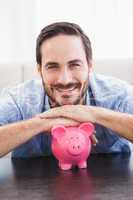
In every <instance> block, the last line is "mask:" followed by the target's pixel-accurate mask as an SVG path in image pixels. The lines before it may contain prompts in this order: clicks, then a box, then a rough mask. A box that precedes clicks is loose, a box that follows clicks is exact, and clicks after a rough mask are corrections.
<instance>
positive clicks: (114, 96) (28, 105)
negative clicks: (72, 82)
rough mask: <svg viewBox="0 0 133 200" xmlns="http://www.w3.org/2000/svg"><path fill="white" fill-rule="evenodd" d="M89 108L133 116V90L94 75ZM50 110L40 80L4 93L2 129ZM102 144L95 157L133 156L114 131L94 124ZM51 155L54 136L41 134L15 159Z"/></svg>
mask: <svg viewBox="0 0 133 200" xmlns="http://www.w3.org/2000/svg"><path fill="white" fill-rule="evenodd" d="M86 105H93V106H100V107H104V108H107V109H112V110H114V111H119V112H125V113H130V114H133V86H131V85H129V84H128V83H126V82H124V81H121V80H119V79H116V78H113V77H108V76H104V75H100V74H94V73H91V75H90V83H89V87H88V91H87V95H86ZM48 109H50V105H49V101H48V96H47V95H46V93H45V91H44V89H43V85H42V82H41V80H30V81H26V82H24V83H22V84H19V85H18V86H15V87H12V88H6V89H3V90H2V92H1V94H0V125H5V124H9V123H13V122H17V121H20V120H26V119H30V118H32V117H33V116H35V115H36V114H38V113H41V112H45V111H46V110H48ZM95 128H96V137H97V138H98V140H99V143H98V144H97V145H96V147H92V153H117V152H121V153H122V152H127V153H130V152H132V144H131V143H130V142H129V141H127V140H126V139H124V138H123V137H120V136H118V135H117V134H116V133H115V132H113V131H112V130H111V129H107V128H106V127H103V126H101V125H99V124H95ZM50 154H51V135H50V134H48V133H45V134H44V133H39V134H38V135H37V136H35V137H33V138H32V139H30V140H29V141H27V142H26V143H24V144H22V145H20V146H19V147H17V148H15V149H14V150H13V152H12V157H16V158H17V157H23V158H25V157H37V156H45V155H50Z"/></svg>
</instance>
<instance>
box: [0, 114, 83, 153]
mask: <svg viewBox="0 0 133 200" xmlns="http://www.w3.org/2000/svg"><path fill="white" fill-rule="evenodd" d="M57 124H62V125H64V126H74V125H78V124H79V122H76V121H74V120H72V119H64V118H56V119H40V118H39V117H37V116H36V117H34V118H32V119H29V120H25V121H20V122H16V123H11V124H8V125H3V126H1V127H0V157H2V156H4V155H5V154H7V153H9V152H10V151H12V150H13V149H14V148H16V147H18V146H19V145H21V144H23V143H25V142H27V141H28V140H30V139H31V138H32V137H34V136H35V135H37V134H39V133H40V132H44V133H45V132H50V130H51V128H52V127H53V126H54V125H57Z"/></svg>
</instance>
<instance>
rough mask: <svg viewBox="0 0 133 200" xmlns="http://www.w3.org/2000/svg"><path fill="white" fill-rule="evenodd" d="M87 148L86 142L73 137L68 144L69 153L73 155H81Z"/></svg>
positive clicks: (80, 138)
mask: <svg viewBox="0 0 133 200" xmlns="http://www.w3.org/2000/svg"><path fill="white" fill-rule="evenodd" d="M84 147H85V140H84V138H82V137H78V136H76V137H71V138H70V142H69V144H68V151H69V153H71V154H73V155H78V154H80V153H81V152H82V151H83V149H84Z"/></svg>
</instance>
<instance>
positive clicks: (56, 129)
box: [51, 125, 66, 139]
mask: <svg viewBox="0 0 133 200" xmlns="http://www.w3.org/2000/svg"><path fill="white" fill-rule="evenodd" d="M65 131H66V128H65V127H64V126H63V125H56V126H53V128H52V131H51V134H52V136H53V137H54V138H56V139H58V138H61V137H62V136H64V134H65Z"/></svg>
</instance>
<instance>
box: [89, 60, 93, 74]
mask: <svg viewBox="0 0 133 200" xmlns="http://www.w3.org/2000/svg"><path fill="white" fill-rule="evenodd" d="M88 67H89V72H92V67H93V61H92V60H90V61H89V64H88Z"/></svg>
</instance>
